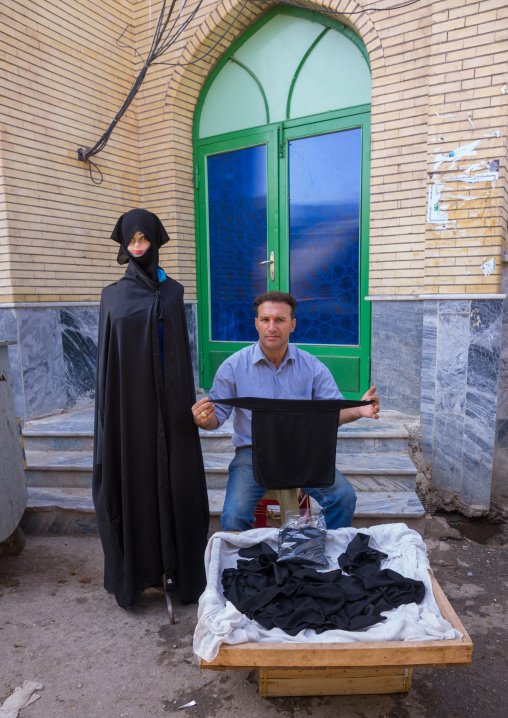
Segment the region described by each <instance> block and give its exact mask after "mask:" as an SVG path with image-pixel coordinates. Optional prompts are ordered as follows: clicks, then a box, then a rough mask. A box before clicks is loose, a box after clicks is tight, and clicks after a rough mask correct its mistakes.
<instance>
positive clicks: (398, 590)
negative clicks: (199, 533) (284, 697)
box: [222, 542, 425, 636]
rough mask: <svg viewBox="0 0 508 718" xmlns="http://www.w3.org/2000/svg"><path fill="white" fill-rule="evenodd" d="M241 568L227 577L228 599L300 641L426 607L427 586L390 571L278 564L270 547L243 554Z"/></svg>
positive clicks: (265, 624)
mask: <svg viewBox="0 0 508 718" xmlns="http://www.w3.org/2000/svg"><path fill="white" fill-rule="evenodd" d="M239 555H240V556H241V557H242V558H243V559H251V560H242V559H240V560H239V561H238V564H237V568H226V569H224V571H223V573H222V585H223V588H224V596H225V597H226V598H227V600H228V601H231V603H232V604H233V605H234V606H235V607H236V608H237V609H238V610H239V611H240V612H241V613H243V614H245V615H246V616H247V617H248V618H251V619H254V620H255V621H257V622H258V623H259V624H260V625H261V626H263V628H266V629H268V630H270V629H272V628H280V629H282V630H283V631H284V632H285V633H287V634H289V635H290V636H296V635H297V634H298V633H299V632H300V631H303V630H304V629H306V628H312V629H314V630H315V631H316V633H323V632H324V631H328V630H334V629H341V630H345V631H361V630H363V629H366V628H369V626H372V625H374V624H376V623H379V622H380V621H384V620H385V617H384V616H381V615H380V613H381V612H382V611H389V610H390V609H392V608H396V607H397V606H400V605H402V604H405V603H413V602H415V603H421V601H422V600H423V598H424V596H425V586H424V584H423V583H422V582H421V581H416V580H413V579H409V578H404V576H401V575H400V574H399V573H396V572H395V571H392V570H390V569H385V570H382V571H378V572H377V573H375V574H373V575H372V576H366V577H365V578H357V577H356V576H346V575H344V574H343V573H342V571H341V570H340V569H337V570H335V571H326V572H323V573H318V572H317V571H316V570H315V569H313V568H303V567H302V566H301V565H300V564H298V563H296V562H294V561H282V562H277V554H276V552H275V551H274V550H273V549H271V548H270V547H269V546H268V545H267V544H266V543H264V542H263V543H259V544H257V545H255V546H251V547H250V548H247V549H241V550H240V551H239Z"/></svg>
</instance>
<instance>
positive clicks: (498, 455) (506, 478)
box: [492, 446, 508, 498]
mask: <svg viewBox="0 0 508 718" xmlns="http://www.w3.org/2000/svg"><path fill="white" fill-rule="evenodd" d="M492 496H496V497H497V496H505V497H507V498H508V448H507V447H501V446H496V448H495V449H494V466H493V469H492Z"/></svg>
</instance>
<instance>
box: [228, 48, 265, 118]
mask: <svg viewBox="0 0 508 718" xmlns="http://www.w3.org/2000/svg"><path fill="white" fill-rule="evenodd" d="M229 61H230V62H234V63H235V65H238V66H239V67H241V68H242V69H243V70H245V72H248V73H249V75H250V76H251V77H252V79H253V80H254V82H255V83H256V85H257V86H258V89H259V91H260V93H261V97H262V98H263V102H264V103H265V111H266V124H267V125H269V124H270V108H269V107H268V99H267V97H266V93H265V91H264V89H263V85H262V84H261V83H260V81H259V78H258V77H257V75H255V73H254V72H252V70H251V69H250V67H247V65H244V64H243V62H240V60H237V59H236V57H230V58H229Z"/></svg>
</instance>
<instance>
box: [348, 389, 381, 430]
mask: <svg viewBox="0 0 508 718" xmlns="http://www.w3.org/2000/svg"><path fill="white" fill-rule="evenodd" d="M375 392H376V387H375V386H371V387H370V389H369V391H367V392H365V394H364V395H363V396H362V401H373V402H374V403H373V404H369V405H368V406H357V407H353V408H351V409H342V411H341V412H340V419H339V424H340V425H341V426H342V424H350V423H351V422H352V421H356V420H357V419H360V418H361V417H362V416H363V417H365V418H366V419H379V397H378V396H375Z"/></svg>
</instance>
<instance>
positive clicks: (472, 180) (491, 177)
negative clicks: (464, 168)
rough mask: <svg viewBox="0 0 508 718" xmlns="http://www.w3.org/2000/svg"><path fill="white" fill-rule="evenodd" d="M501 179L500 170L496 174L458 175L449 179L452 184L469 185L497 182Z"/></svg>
mask: <svg viewBox="0 0 508 718" xmlns="http://www.w3.org/2000/svg"><path fill="white" fill-rule="evenodd" d="M498 179H499V170H497V171H496V172H478V174H475V175H457V176H455V177H448V180H449V181H450V182H467V184H477V183H478V182H495V181H496V180H498Z"/></svg>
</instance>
